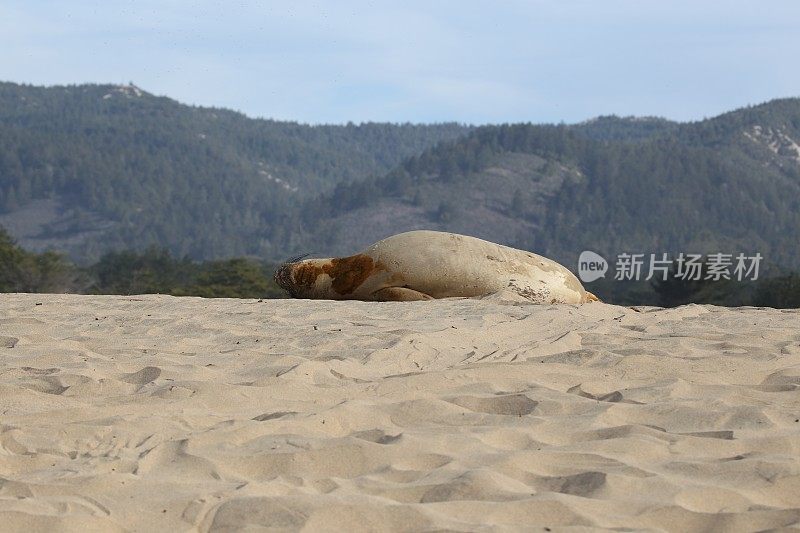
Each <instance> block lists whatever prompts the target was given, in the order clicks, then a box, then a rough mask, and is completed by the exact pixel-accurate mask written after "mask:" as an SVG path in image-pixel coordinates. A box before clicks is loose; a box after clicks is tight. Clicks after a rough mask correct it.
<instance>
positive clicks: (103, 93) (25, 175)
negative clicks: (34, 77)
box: [0, 83, 470, 259]
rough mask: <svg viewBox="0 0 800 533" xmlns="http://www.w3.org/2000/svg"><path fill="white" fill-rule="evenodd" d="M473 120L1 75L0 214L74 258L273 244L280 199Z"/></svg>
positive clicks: (382, 168) (371, 170)
mask: <svg viewBox="0 0 800 533" xmlns="http://www.w3.org/2000/svg"><path fill="white" fill-rule="evenodd" d="M469 129H470V128H469V127H468V126H463V125H458V124H435V125H412V124H373V123H368V124H361V125H354V124H347V125H343V126H335V125H330V126H308V125H303V124H297V123H291V122H279V121H273V120H262V119H250V118H247V117H245V116H244V115H242V114H240V113H236V112H233V111H229V110H224V109H213V108H203V107H192V106H186V105H183V104H180V103H178V102H175V101H174V100H171V99H169V98H165V97H157V96H154V95H152V94H149V93H147V92H146V91H144V90H142V89H140V88H138V87H136V86H135V85H132V84H131V85H78V86H67V87H46V88H45V87H34V86H26V85H18V84H13V83H0V213H2V214H0V225H5V226H7V227H8V229H9V230H10V231H11V232H12V233H13V234H14V235H15V236H17V237H18V238H19V239H20V241H21V243H22V244H23V245H25V246H26V247H29V248H33V249H44V248H47V247H55V248H57V249H62V250H65V251H68V252H70V254H71V255H72V256H73V257H76V258H78V259H82V258H87V257H92V258H96V257H97V256H98V255H99V254H100V253H102V252H104V251H106V250H108V249H114V248H116V249H119V248H128V247H133V248H141V247H144V246H147V245H149V244H156V245H161V246H166V247H169V248H170V249H172V250H173V251H174V252H175V253H177V254H180V255H183V254H189V255H191V256H193V257H198V258H210V257H224V256H230V255H240V254H244V253H249V254H257V255H279V254H280V250H279V249H278V245H277V244H276V242H275V240H274V236H273V235H272V232H271V231H270V228H273V227H275V226H276V224H277V225H280V222H276V221H277V220H279V218H280V216H281V215H282V213H283V212H284V207H285V206H286V205H287V204H292V203H293V202H296V201H297V199H298V198H302V197H308V196H316V195H318V194H320V193H321V192H324V191H326V190H329V189H331V188H333V187H334V186H335V185H336V184H337V183H340V182H348V181H355V180H361V179H365V178H367V177H370V176H377V175H382V174H385V173H386V172H387V171H388V170H390V169H391V168H393V167H394V166H396V165H397V164H399V163H400V162H401V161H402V160H403V159H405V158H406V157H408V156H411V155H416V154H418V153H420V152H422V151H423V150H424V149H426V148H428V147H430V146H432V145H434V144H436V143H438V142H439V141H442V140H450V139H454V138H456V137H458V136H460V135H462V134H464V133H466V132H467V131H469ZM265 228H267V231H265ZM280 234H281V233H280V231H278V232H277V235H278V236H279V237H280Z"/></svg>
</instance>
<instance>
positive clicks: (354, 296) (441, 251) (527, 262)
mask: <svg viewBox="0 0 800 533" xmlns="http://www.w3.org/2000/svg"><path fill="white" fill-rule="evenodd" d="M275 280H276V281H277V283H278V285H280V286H281V287H283V288H284V289H286V290H287V291H289V293H290V294H291V295H292V296H294V297H296V298H312V299H331V300H369V301H413V300H430V299H433V298H450V297H475V296H487V295H490V294H496V293H500V292H503V291H510V292H513V293H515V294H517V295H519V296H521V297H522V298H524V299H526V300H529V301H531V302H534V303H548V304H549V303H583V302H588V301H593V300H596V299H597V298H596V297H595V296H594V295H592V294H591V293H589V292H587V291H585V290H584V288H583V286H582V285H581V283H580V282H579V281H578V279H577V278H576V277H575V276H574V275H573V274H572V272H570V271H569V270H567V269H566V268H564V267H563V266H561V265H559V264H558V263H556V262H555V261H551V260H550V259H547V258H545V257H541V256H539V255H536V254H534V253H531V252H525V251H523V250H517V249H514V248H509V247H508V246H501V245H499V244H494V243H491V242H488V241H484V240H482V239H478V238H475V237H468V236H466V235H458V234H455V233H444V232H438V231H409V232H407V233H400V234H399V235H394V236H392V237H388V238H386V239H383V240H382V241H378V242H376V243H375V244H373V245H371V246H369V247H368V248H367V249H366V250H364V251H363V252H361V253H358V254H356V255H353V256H350V257H343V258H331V259H306V260H303V261H297V262H291V263H285V264H284V265H282V266H281V267H280V268H279V269H278V271H277V272H276V273H275Z"/></svg>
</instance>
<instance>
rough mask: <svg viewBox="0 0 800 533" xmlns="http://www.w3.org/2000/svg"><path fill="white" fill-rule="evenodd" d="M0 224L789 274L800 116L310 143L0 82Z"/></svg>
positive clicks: (130, 102) (127, 94)
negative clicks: (662, 259) (447, 246)
mask: <svg viewBox="0 0 800 533" xmlns="http://www.w3.org/2000/svg"><path fill="white" fill-rule="evenodd" d="M0 209H3V210H4V211H3V214H0V225H4V226H6V227H7V228H8V229H9V230H10V232H11V233H12V234H13V235H15V236H16V237H18V238H19V239H20V241H21V244H23V245H25V246H29V247H34V248H36V249H42V248H44V247H47V246H50V247H54V248H56V249H61V250H64V251H67V252H69V253H70V254H71V256H72V257H73V258H77V259H78V260H79V261H80V260H86V261H89V260H93V259H96V257H97V256H98V255H99V254H101V253H103V252H104V251H107V250H110V249H122V248H138V249H141V248H144V247H145V246H147V245H150V244H155V245H159V246H165V247H168V248H169V249H170V250H172V252H173V253H174V254H176V255H179V256H182V255H184V254H188V255H190V256H191V257H195V258H204V259H208V258H217V257H230V256H234V255H244V254H249V255H256V256H259V257H262V258H265V259H271V260H275V259H280V258H282V257H286V256H288V255H290V254H293V253H302V252H309V251H313V252H316V253H320V254H337V255H341V254H346V253H350V252H354V251H356V250H358V249H360V248H361V247H362V246H364V245H365V244H368V243H370V242H372V241H374V240H376V239H380V238H382V237H385V236H387V235H390V234H393V233H397V232H400V231H405V230H410V229H418V228H428V229H440V230H448V231H456V232H461V233H468V234H471V235H475V236H478V237H482V238H486V239H489V240H493V241H496V242H500V243H504V244H508V245H511V246H516V247H520V248H526V249H530V250H534V251H537V252H539V253H542V254H545V255H548V256H550V257H553V258H554V259H556V260H559V261H561V262H563V263H564V264H566V265H567V266H570V267H572V266H573V265H574V264H575V260H576V259H577V255H578V254H579V253H580V252H581V251H582V250H585V249H590V250H594V251H596V252H599V253H601V254H604V255H606V256H607V257H610V258H611V257H613V256H614V255H615V254H617V253H620V252H636V253H650V252H653V253H657V252H670V253H677V252H680V251H684V252H700V253H707V252H716V251H719V252H731V253H734V252H739V251H741V252H747V253H753V252H760V253H762V254H764V255H765V257H766V258H767V259H768V260H769V261H770V262H772V263H774V264H776V265H780V266H785V267H787V268H798V267H800V249H798V246H797V242H798V241H800V238H798V237H800V99H797V98H787V99H780V100H773V101H771V102H767V103H765V104H761V105H758V106H751V107H747V108H742V109H738V110H735V111H731V112H729V113H725V114H723V115H720V116H718V117H714V118H711V119H707V120H702V121H697V122H691V123H677V122H672V121H669V120H666V119H662V118H658V117H645V118H637V117H615V116H606V117H598V118H597V119H593V120H590V121H586V122H583V123H580V124H574V125H534V124H505V125H497V126H482V127H477V128H471V127H466V126H461V125H457V124H442V125H433V126H421V125H389V124H365V125H360V126H355V125H346V126H315V127H311V126H304V125H299V124H293V123H285V122H275V121H268V120H253V119H248V118H246V117H244V116H243V115H240V114H238V113H234V112H231V111H226V110H219V109H207V108H196V107H189V106H184V105H181V104H178V103H177V102H174V101H172V100H170V99H168V98H163V97H155V96H152V95H149V94H148V93H146V92H144V91H142V90H141V89H139V88H137V87H135V86H132V85H128V86H111V85H104V86H99V85H87V86H75V87H58V88H37V87H28V86H20V85H14V84H0ZM15 228H16V229H15ZM30 228H34V229H35V231H37V232H38V233H34V234H30V233H27V234H26V233H25V231H28V230H30Z"/></svg>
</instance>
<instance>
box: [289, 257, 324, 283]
mask: <svg viewBox="0 0 800 533" xmlns="http://www.w3.org/2000/svg"><path fill="white" fill-rule="evenodd" d="M320 274H322V268H320V267H318V266H316V265H314V264H311V263H300V264H298V265H297V266H296V267H295V269H294V283H295V285H297V286H298V287H303V288H305V289H309V288H311V287H313V286H314V284H315V283H316V282H317V276H319V275H320Z"/></svg>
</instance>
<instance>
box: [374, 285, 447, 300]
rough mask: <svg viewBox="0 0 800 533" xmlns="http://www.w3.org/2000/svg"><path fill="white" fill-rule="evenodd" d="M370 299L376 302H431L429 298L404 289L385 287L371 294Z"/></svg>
mask: <svg viewBox="0 0 800 533" xmlns="http://www.w3.org/2000/svg"><path fill="white" fill-rule="evenodd" d="M371 299H372V300H375V301H376V302H417V301H419V300H433V298H432V297H431V296H428V295H427V294H425V293H423V292H419V291H415V290H414V289H407V288H405V287H386V288H385V289H380V290H377V291H375V292H373V293H372V295H371Z"/></svg>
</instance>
